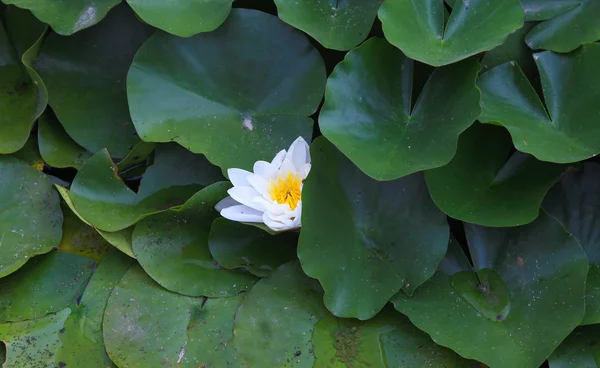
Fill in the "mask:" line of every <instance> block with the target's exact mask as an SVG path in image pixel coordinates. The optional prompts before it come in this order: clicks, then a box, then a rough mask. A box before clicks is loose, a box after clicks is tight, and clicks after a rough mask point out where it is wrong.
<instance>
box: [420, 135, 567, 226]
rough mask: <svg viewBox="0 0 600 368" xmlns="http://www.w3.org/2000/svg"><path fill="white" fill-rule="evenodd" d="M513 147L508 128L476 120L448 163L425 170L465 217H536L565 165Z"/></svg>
mask: <svg viewBox="0 0 600 368" xmlns="http://www.w3.org/2000/svg"><path fill="white" fill-rule="evenodd" d="M512 150H513V145H512V143H511V139H510V135H509V134H508V132H507V131H506V130H505V129H504V128H502V127H498V126H494V125H484V124H475V125H473V126H472V127H471V128H470V129H469V130H467V131H466V132H464V133H463V134H462V135H461V136H460V138H459V141H458V151H457V152H456V156H454V158H453V159H452V161H450V163H449V164H448V165H446V166H443V167H440V168H437V169H433V170H429V171H426V172H425V180H426V182H427V187H428V188H429V193H430V194H431V198H433V201H434V202H435V204H436V205H437V206H438V207H439V208H440V209H441V210H442V211H444V212H445V213H446V214H447V215H448V216H451V217H453V218H456V219H459V220H461V221H465V222H470V223H474V224H479V225H484V226H495V227H501V226H519V225H524V224H527V223H530V222H532V221H533V220H535V219H536V217H537V216H538V213H539V208H540V205H541V204H542V200H543V199H544V196H545V195H546V193H547V192H548V190H549V189H550V187H552V185H553V184H554V183H555V182H556V181H558V180H559V178H560V176H561V174H562V173H563V171H564V170H565V169H566V167H565V165H557V164H552V163H548V162H542V161H538V160H537V159H535V158H534V157H533V156H530V155H527V154H524V153H521V152H518V151H517V152H514V153H512V154H511V151H512Z"/></svg>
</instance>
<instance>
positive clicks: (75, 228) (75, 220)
mask: <svg viewBox="0 0 600 368" xmlns="http://www.w3.org/2000/svg"><path fill="white" fill-rule="evenodd" d="M61 207H62V211H63V216H64V219H63V236H62V240H61V241H60V244H59V245H58V249H59V250H61V251H64V252H69V253H73V254H77V255H80V256H84V257H88V258H90V259H93V260H94V261H96V262H99V261H100V260H101V259H102V258H103V257H104V255H105V254H106V252H107V251H108V249H109V248H110V244H109V243H107V242H106V240H104V239H103V238H102V237H101V236H100V234H98V232H97V231H96V230H94V228H93V227H92V226H90V225H88V224H86V223H85V222H83V221H81V220H80V219H79V217H77V215H76V214H75V213H73V211H71V209H70V208H69V207H68V206H67V205H66V204H62V206H61Z"/></svg>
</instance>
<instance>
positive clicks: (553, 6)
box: [521, 0, 582, 20]
mask: <svg viewBox="0 0 600 368" xmlns="http://www.w3.org/2000/svg"><path fill="white" fill-rule="evenodd" d="M581 2H582V0H521V5H523V9H524V10H525V19H526V20H546V19H550V18H554V17H556V16H557V15H560V14H562V13H564V12H566V11H567V10H570V9H573V8H574V7H576V6H579V5H581Z"/></svg>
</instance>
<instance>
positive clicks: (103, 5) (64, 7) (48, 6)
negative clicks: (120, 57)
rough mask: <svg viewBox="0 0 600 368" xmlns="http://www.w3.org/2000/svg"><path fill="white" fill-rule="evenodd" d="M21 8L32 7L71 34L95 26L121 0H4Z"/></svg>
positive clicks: (54, 26)
mask: <svg viewBox="0 0 600 368" xmlns="http://www.w3.org/2000/svg"><path fill="white" fill-rule="evenodd" d="M2 1H3V2H4V3H6V4H14V5H16V6H18V7H19V8H25V9H30V10H31V11H32V12H33V14H35V16H36V17H37V18H38V19H39V20H41V21H42V22H44V23H48V24H50V25H51V26H52V29H54V31H55V32H56V33H58V34H61V35H70V34H73V33H75V32H77V31H80V30H82V29H84V28H88V27H91V26H93V25H94V24H96V23H98V22H100V21H101V20H102V18H104V17H105V16H106V13H108V11H109V10H110V9H111V8H112V7H113V6H115V5H117V4H119V3H120V1H119V0H78V1H62V0H44V1H39V0H2Z"/></svg>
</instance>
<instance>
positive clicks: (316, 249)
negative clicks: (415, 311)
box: [298, 138, 449, 319]
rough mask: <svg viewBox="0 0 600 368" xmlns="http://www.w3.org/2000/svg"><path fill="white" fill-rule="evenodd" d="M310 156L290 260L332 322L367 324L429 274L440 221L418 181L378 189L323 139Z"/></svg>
mask: <svg viewBox="0 0 600 368" xmlns="http://www.w3.org/2000/svg"><path fill="white" fill-rule="evenodd" d="M310 151H311V156H312V169H311V173H310V175H309V177H308V178H307V179H306V182H305V183H304V188H303V190H302V205H303V209H302V232H301V234H300V241H299V244H298V257H299V258H300V260H301V261H302V268H303V269H304V272H306V274H307V275H309V276H310V277H313V278H316V279H318V280H319V282H320V283H321V285H323V288H324V289H325V298H324V301H325V305H326V306H327V308H328V309H329V310H330V311H331V312H332V313H333V314H334V315H336V316H338V317H355V318H359V319H369V318H371V317H373V316H374V315H376V314H377V312H379V311H380V310H381V309H382V308H383V306H384V305H385V304H386V303H387V302H388V300H389V299H390V298H391V297H392V296H393V295H394V294H395V293H397V292H398V291H399V290H403V291H404V292H406V293H408V294H412V292H413V291H414V290H415V289H416V288H417V287H418V286H419V285H421V284H422V283H423V282H425V281H426V280H427V279H428V278H430V277H431V276H432V275H433V273H434V272H435V269H436V267H437V266H438V264H439V262H440V261H441V259H442V258H443V257H444V254H445V253H446V248H447V245H448V238H449V228H448V223H447V222H446V216H444V214H443V213H442V212H441V211H440V210H438V209H437V207H436V206H435V205H434V204H433V202H432V201H431V198H430V197H429V193H428V192H427V188H426V186H425V181H424V179H423V175H422V174H414V175H411V176H407V177H404V178H402V179H397V180H394V181H389V182H379V181H376V180H374V179H371V178H369V177H368V176H366V175H365V174H364V173H362V172H361V171H360V170H359V169H358V168H357V167H356V166H354V165H353V164H352V162H350V161H349V160H348V159H346V158H345V157H344V156H343V155H342V154H341V153H340V152H339V151H338V150H336V149H335V147H334V146H333V145H332V144H331V143H329V142H328V141H327V140H326V139H324V138H318V139H317V140H315V142H313V144H312V146H311V150H310Z"/></svg>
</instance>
